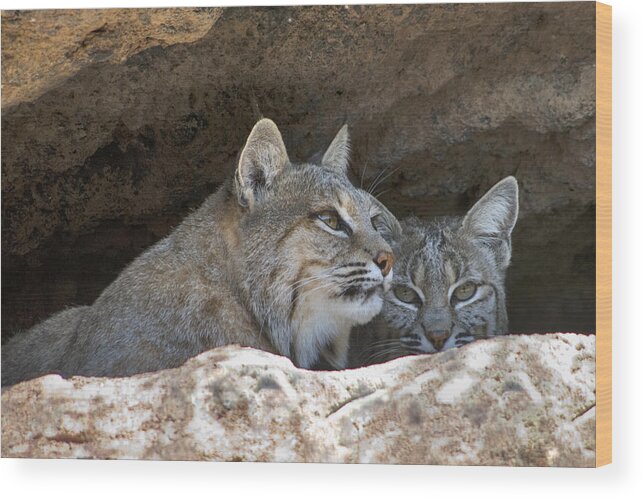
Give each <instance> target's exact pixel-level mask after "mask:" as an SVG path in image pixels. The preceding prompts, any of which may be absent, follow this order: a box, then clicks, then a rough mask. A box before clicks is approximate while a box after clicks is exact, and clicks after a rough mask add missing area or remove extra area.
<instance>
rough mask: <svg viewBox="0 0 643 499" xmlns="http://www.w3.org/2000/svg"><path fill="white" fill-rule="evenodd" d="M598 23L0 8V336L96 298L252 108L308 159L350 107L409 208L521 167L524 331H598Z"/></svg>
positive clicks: (182, 208)
mask: <svg viewBox="0 0 643 499" xmlns="http://www.w3.org/2000/svg"><path fill="white" fill-rule="evenodd" d="M594 26H595V12H594V4H593V3H590V2H587V3H536V4H522V3H515V4H497V5H494V4H470V5H467V4H460V5H457V4H452V5H448V4H444V5H415V6H368V7H366V6H348V7H344V6H336V7H305V8H297V7H294V8H290V7H288V8H243V9H238V8H229V9H223V10H218V9H214V10H213V9H200V10H199V9H198V10H194V9H181V10H162V11H154V10H150V11H141V10H134V11H123V10H118V9H112V10H106V11H84V12H81V11H73V12H69V11H62V12H61V11H59V12H56V13H53V12H44V13H43V12H3V14H2V42H3V43H2V59H3V60H2V71H3V80H2V82H3V88H2V90H3V92H2V98H3V100H2V270H3V272H2V291H3V293H2V333H3V337H4V338H6V337H7V335H8V334H10V332H11V331H12V329H13V328H16V327H27V326H30V325H32V324H34V323H35V322H37V321H39V320H41V319H43V318H45V317H47V316H48V315H50V314H51V313H53V312H55V311H58V310H60V309H62V308H63V307H64V306H68V305H70V304H85V303H91V302H92V301H93V300H94V299H95V297H96V296H97V295H98V294H99V293H100V291H101V290H102V289H103V288H104V287H105V286H106V285H107V284H108V283H109V282H110V281H111V280H113V279H114V277H115V276H116V275H117V273H118V272H119V271H120V270H121V269H122V268H123V267H124V265H126V263H127V262H129V261H131V259H132V258H133V257H135V256H136V255H137V254H138V253H140V252H141V251H142V249H144V248H145V247H147V246H149V245H150V244H152V243H153V242H155V241H157V240H158V239H159V238H161V237H162V236H164V235H165V234H167V233H168V232H169V230H170V229H171V227H172V226H174V225H176V223H178V222H179V221H180V220H181V218H182V217H183V216H184V215H185V214H186V213H188V212H189V210H190V209H192V208H193V207H195V206H197V205H199V204H200V203H201V202H202V201H203V199H204V198H205V197H206V196H207V194H209V193H210V192H212V191H214V190H215V189H216V187H217V186H218V185H219V184H220V183H221V181H222V179H223V178H225V177H226V176H227V175H229V174H230V172H231V171H232V169H233V167H234V162H235V158H236V154H237V152H238V150H239V148H240V147H242V145H243V142H244V140H245V137H246V135H247V134H248V132H249V130H250V129H251V127H252V125H253V123H254V121H255V120H256V119H257V117H258V116H259V113H262V114H263V115H265V116H268V117H271V118H273V119H274V120H275V121H276V122H277V123H278V124H279V126H280V127H281V129H282V131H283V133H284V138H285V142H286V145H287V147H288V148H289V151H290V155H291V157H293V158H296V159H306V158H307V157H309V156H310V155H312V154H314V153H316V152H318V151H319V150H321V149H323V148H324V147H325V146H326V145H327V144H328V142H329V141H330V140H331V138H332V136H333V135H334V133H335V132H336V131H337V129H338V128H339V127H340V125H341V124H342V123H343V122H344V121H346V122H348V123H349V124H350V127H351V130H352V133H353V138H354V141H353V151H354V161H353V166H352V169H353V172H352V173H353V177H354V179H355V181H356V182H357V183H363V184H364V185H365V186H369V185H372V184H378V185H377V186H376V188H375V192H376V193H378V194H380V199H382V200H383V201H384V202H385V203H386V204H387V205H388V206H389V207H390V208H391V209H392V210H393V211H394V212H395V213H396V214H398V215H400V216H404V215H406V214H409V213H417V214H419V215H434V214H461V213H463V212H464V211H466V209H467V208H468V207H469V206H470V205H471V204H472V203H473V202H474V201H475V200H476V199H477V198H478V197H479V196H480V195H481V194H482V193H483V192H484V191H485V190H486V189H488V188H489V187H490V186H491V185H493V184H494V183H495V182H496V181H497V180H499V179H500V178H502V177H504V176H506V175H509V174H513V175H516V176H517V178H518V180H519V183H520V188H521V196H522V197H521V215H520V219H519V222H518V226H517V228H516V231H515V233H514V255H515V257H514V265H513V267H512V270H511V273H510V276H509V317H510V319H511V323H512V330H513V331H514V332H525V331H560V330H563V331H593V330H594V329H595V314H594V310H595V303H594V296H595V293H594V281H595V279H594V274H595V244H594V240H595V230H594V213H595V196H594V192H595V180H594V179H595V175H594V171H595V140H594V139H595V104H594V94H595V39H594ZM51 40H55V43H51ZM383 171H384V173H383V174H382V175H381V176H380V177H379V179H378V175H379V174H380V173H381V172H383ZM34 310H36V311H37V312H36V313H34Z"/></svg>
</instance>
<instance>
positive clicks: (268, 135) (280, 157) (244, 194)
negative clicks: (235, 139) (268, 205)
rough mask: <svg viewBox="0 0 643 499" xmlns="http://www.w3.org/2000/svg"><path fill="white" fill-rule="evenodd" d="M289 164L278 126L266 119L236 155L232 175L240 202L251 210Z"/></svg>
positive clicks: (256, 126)
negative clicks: (235, 168) (235, 165)
mask: <svg viewBox="0 0 643 499" xmlns="http://www.w3.org/2000/svg"><path fill="white" fill-rule="evenodd" d="M288 161H289V160H288V153H287V152H286V146H285V145H284V141H283V139H282V138H281V133H279V129H278V128H277V125H275V123H274V122H273V121H272V120H269V119H267V118H264V119H261V120H259V121H258V122H257V124H256V125H255V126H254V128H253V129H252V131H251V132H250V135H249V136H248V140H247V141H246V145H245V146H244V148H243V151H241V155H240V156H239V164H238V165H237V172H236V174H235V186H236V189H237V196H238V198H239V203H240V204H241V205H242V206H247V207H248V208H250V209H252V207H253V206H254V205H255V204H256V203H257V202H258V201H260V200H261V198H262V197H263V194H264V192H265V190H266V189H269V188H270V184H271V183H272V181H273V180H274V178H275V176H277V175H278V174H279V172H280V171H281V170H282V169H283V168H284V166H285V165H286V164H288Z"/></svg>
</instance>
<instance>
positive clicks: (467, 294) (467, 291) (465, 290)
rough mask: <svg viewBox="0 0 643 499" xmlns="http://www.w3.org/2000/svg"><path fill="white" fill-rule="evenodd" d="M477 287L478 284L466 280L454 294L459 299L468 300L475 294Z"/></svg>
mask: <svg viewBox="0 0 643 499" xmlns="http://www.w3.org/2000/svg"><path fill="white" fill-rule="evenodd" d="M477 289H478V286H476V285H475V284H474V283H472V282H465V283H464V284H462V285H461V286H458V287H457V288H455V291H454V292H453V296H455V298H456V300H458V301H467V300H468V299H470V298H471V297H472V296H473V295H474V294H475V292H476V290H477Z"/></svg>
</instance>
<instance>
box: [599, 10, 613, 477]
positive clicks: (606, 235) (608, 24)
mask: <svg viewBox="0 0 643 499" xmlns="http://www.w3.org/2000/svg"><path fill="white" fill-rule="evenodd" d="M611 462H612V7H611V6H610V5H606V4H602V3H598V2H597V3H596V466H603V465H605V464H609V463H611Z"/></svg>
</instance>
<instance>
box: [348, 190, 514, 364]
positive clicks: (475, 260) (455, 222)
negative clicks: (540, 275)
mask: <svg viewBox="0 0 643 499" xmlns="http://www.w3.org/2000/svg"><path fill="white" fill-rule="evenodd" d="M517 217H518V183H517V182H516V180H515V179H514V178H513V177H507V178H505V179H503V180H501V181H500V182H498V183H497V184H496V185H495V186H494V187H492V188H491V189H490V190H489V191H488V192H487V193H486V194H485V195H484V196H483V197H482V198H481V199H480V200H479V201H478V202H477V203H476V204H475V205H474V206H473V208H471V210H469V212H468V213H467V214H466V216H464V217H461V218H442V219H436V220H433V221H430V222H421V221H420V220H418V219H417V218H408V219H405V220H404V221H402V224H401V225H402V238H401V240H400V245H399V248H395V250H396V255H397V257H398V258H397V262H396V264H395V269H394V270H395V276H394V281H393V285H392V288H391V291H390V292H388V293H387V294H386V296H385V303H384V306H383V307H382V312H381V313H380V315H378V316H377V317H376V318H375V319H374V320H373V321H372V322H370V323H369V324H367V325H363V326H358V327H356V328H355V329H354V331H353V333H352V335H351V347H350V364H351V366H352V367H359V366H362V365H368V364H373V363H379V362H385V361H387V360H391V359H394V358H396V357H400V356H403V355H410V354H420V353H433V352H441V351H444V350H446V349H449V348H454V347H459V346H462V345H464V344H467V343H469V342H471V341H473V340H475V339H478V338H484V337H489V336H496V335H502V334H507V332H508V321H507V312H506V308H505V285H504V281H505V274H506V270H507V267H508V266H509V262H510V260H511V232H512V230H513V228H514V225H515V223H516V219H517Z"/></svg>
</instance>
